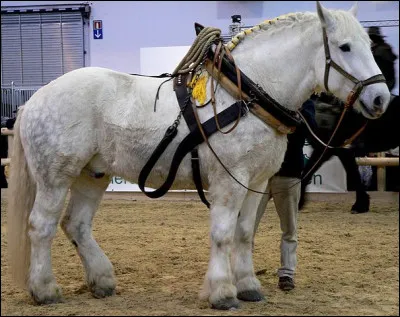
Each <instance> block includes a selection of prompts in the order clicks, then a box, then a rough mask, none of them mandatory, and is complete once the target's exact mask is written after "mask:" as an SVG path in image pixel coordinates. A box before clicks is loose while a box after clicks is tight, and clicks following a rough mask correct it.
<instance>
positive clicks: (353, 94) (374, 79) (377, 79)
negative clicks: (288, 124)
mask: <svg viewBox="0 0 400 317" xmlns="http://www.w3.org/2000/svg"><path fill="white" fill-rule="evenodd" d="M321 19H322V21H321V22H322V23H321V24H322V38H323V41H324V49H325V74H324V85H325V89H326V91H327V92H330V90H329V87H328V81H329V71H330V69H331V67H332V68H334V69H335V70H336V71H337V72H339V73H340V74H341V75H343V76H344V77H346V78H347V79H349V80H351V81H352V82H353V83H354V84H355V85H354V87H353V89H352V90H351V91H350V93H349V95H348V96H347V100H346V102H345V104H344V108H343V111H342V114H341V115H340V118H339V121H338V123H337V125H336V128H335V130H334V131H333V133H332V135H331V137H330V139H329V141H328V143H327V144H325V143H324V142H323V141H321V140H320V139H319V138H318V137H317V136H316V134H315V133H314V131H312V129H311V127H310V126H309V125H308V123H307V120H306V119H305V118H304V116H303V115H302V114H301V112H300V111H299V112H298V113H299V114H300V116H301V117H302V119H303V121H304V123H305V124H306V126H307V128H308V129H309V131H310V133H311V134H312V135H313V137H314V138H315V139H316V140H317V141H318V142H320V143H322V144H323V145H324V146H325V149H324V151H323V152H322V154H321V156H320V158H319V159H318V160H317V162H316V163H315V164H314V166H313V167H312V168H311V169H310V170H309V171H308V173H307V174H306V175H303V176H302V180H303V179H304V178H306V177H307V176H308V175H309V174H310V173H311V172H312V171H313V170H314V168H315V166H317V164H318V163H319V161H320V160H321V159H322V157H323V156H324V154H325V152H326V150H327V149H328V148H330V149H333V148H336V147H332V146H330V143H331V141H332V140H333V138H334V136H335V134H336V132H337V130H338V128H339V126H340V123H341V122H342V120H343V118H344V115H345V113H346V111H347V110H348V109H349V108H350V107H351V106H353V104H354V103H355V102H356V100H357V98H358V97H359V96H360V94H361V92H362V90H363V89H364V88H365V87H366V86H369V85H372V84H376V83H385V82H386V79H385V77H384V76H383V74H378V75H374V76H371V77H370V78H368V79H366V80H358V79H357V78H355V77H354V76H353V75H351V74H349V73H348V72H347V71H345V70H344V69H343V68H342V67H341V66H339V65H338V64H337V63H336V62H335V61H334V60H332V58H331V53H330V50H329V43H328V35H327V32H326V22H325V17H324V16H323V15H321ZM367 123H368V121H367V122H366V123H365V124H364V125H363V126H362V127H361V128H360V129H359V130H358V131H357V132H356V133H355V134H354V135H353V136H351V137H350V138H349V139H348V140H346V142H345V143H344V144H343V145H342V146H341V147H348V146H350V144H351V143H352V141H353V140H354V139H356V138H357V136H359V135H360V134H361V132H362V131H363V130H364V129H365V127H366V125H367Z"/></svg>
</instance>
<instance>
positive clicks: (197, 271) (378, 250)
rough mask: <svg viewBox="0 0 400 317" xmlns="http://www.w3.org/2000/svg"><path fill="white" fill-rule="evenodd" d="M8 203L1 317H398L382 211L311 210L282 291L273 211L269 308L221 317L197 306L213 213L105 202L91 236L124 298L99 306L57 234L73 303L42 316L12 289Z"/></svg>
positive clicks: (268, 237)
mask: <svg viewBox="0 0 400 317" xmlns="http://www.w3.org/2000/svg"><path fill="white" fill-rule="evenodd" d="M5 209H6V202H4V201H2V204H1V251H2V252H1V315H19V316H22V315H33V316H39V315H40V316H45V315H47V316H50V315H52V316H55V315H65V316H67V315H68V316H69V315H81V316H83V315H93V316H94V315H97V316H102V315H131V316H132V315H165V316H172V315H186V316H194V315H209V316H210V315H215V316H217V315H220V316H235V315H237V316H240V315H248V316H249V315H275V316H277V315H289V316H299V315H300V316H301V315H327V316H339V315H350V316H357V315H359V316H361V315H363V316H371V315H386V316H389V315H390V316H396V315H397V316H398V315H399V212H398V205H397V204H394V203H381V202H379V203H376V202H375V203H374V202H373V201H372V208H371V212H369V213H367V214H360V215H351V214H350V213H349V212H348V210H349V209H350V203H349V202H346V203H343V202H311V203H310V204H309V205H308V206H307V208H306V210H304V211H303V212H301V214H300V219H299V247H298V267H297V274H296V288H295V290H293V291H291V292H289V293H284V292H282V291H280V290H279V289H278V288H277V275H276V270H277V268H278V267H279V261H280V253H279V242H280V229H279V222H278V217H277V215H276V212H275V207H274V204H273V203H272V202H271V203H270V204H269V206H268V211H267V214H266V216H264V218H263V219H262V223H261V225H260V229H259V232H258V234H257V236H256V245H255V253H254V264H255V270H256V271H259V270H263V269H265V270H266V271H265V274H262V275H260V276H259V279H260V281H261V284H262V286H263V291H264V294H265V295H266V301H264V302H260V303H246V302H242V303H241V308H240V309H239V310H237V311H216V310H212V309H210V308H208V305H207V304H206V303H204V302H201V301H199V299H198V291H199V289H200V287H201V285H202V281H203V276H204V273H205V272H206V270H207V264H208V259H209V240H208V222H209V218H208V210H207V209H206V208H205V207H204V206H203V204H202V203H200V202H197V201H193V202H192V201H181V202H176V201H175V202H170V201H155V200H154V201H126V200H125V201H124V200H105V201H103V202H102V204H101V207H100V210H99V212H98V214H97V215H96V217H95V221H94V229H93V235H94V236H95V238H96V239H97V241H98V243H99V244H100V246H101V247H102V248H103V250H104V251H105V253H106V254H107V256H108V257H109V258H110V260H111V262H112V263H113V265H114V268H115V273H116V279H117V294H116V295H115V296H112V297H109V298H106V299H95V298H93V297H92V296H91V294H90V293H89V292H88V290H87V289H86V286H85V284H84V273H83V268H82V265H81V263H80V259H79V257H78V255H77V254H76V252H75V249H74V247H73V246H72V244H71V243H70V242H69V241H68V240H67V239H66V237H65V236H64V235H63V233H62V231H61V229H59V230H58V233H57V237H56V239H55V240H54V243H53V248H52V257H53V266H54V272H55V276H56V279H57V281H58V283H59V284H60V285H61V286H62V288H63V294H64V298H65V302H64V303H61V304H54V305H49V306H36V305H34V304H33V302H32V301H31V299H30V298H29V296H28V294H27V293H26V292H23V291H21V290H19V289H17V288H16V287H15V286H14V284H13V283H12V281H11V278H10V275H9V267H8V263H7V242H6V239H5V233H6V230H7V217H6V213H5Z"/></svg>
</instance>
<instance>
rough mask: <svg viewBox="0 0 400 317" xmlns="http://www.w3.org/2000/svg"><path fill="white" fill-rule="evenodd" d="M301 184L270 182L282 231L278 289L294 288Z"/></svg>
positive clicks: (281, 180) (294, 180) (281, 179)
mask: <svg viewBox="0 0 400 317" xmlns="http://www.w3.org/2000/svg"><path fill="white" fill-rule="evenodd" d="M300 188H301V183H300V179H298V178H291V177H280V176H276V177H274V179H273V180H272V181H271V192H272V197H273V199H274V204H275V207H276V211H277V213H278V215H279V219H280V225H281V230H282V238H281V246H280V248H281V267H280V268H279V269H278V276H279V287H280V288H281V289H283V290H291V289H293V288H294V274H295V270H296V265H297V256H296V249H297V216H298V203H299V199H300Z"/></svg>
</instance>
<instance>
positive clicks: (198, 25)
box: [194, 22, 204, 35]
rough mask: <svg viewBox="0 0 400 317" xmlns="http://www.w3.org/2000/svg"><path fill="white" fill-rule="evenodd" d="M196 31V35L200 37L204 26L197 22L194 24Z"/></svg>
mask: <svg viewBox="0 0 400 317" xmlns="http://www.w3.org/2000/svg"><path fill="white" fill-rule="evenodd" d="M194 29H195V30H196V35H199V33H200V32H201V30H202V29H204V26H202V25H201V24H199V23H197V22H195V23H194Z"/></svg>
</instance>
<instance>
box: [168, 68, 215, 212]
mask: <svg viewBox="0 0 400 317" xmlns="http://www.w3.org/2000/svg"><path fill="white" fill-rule="evenodd" d="M186 80H187V75H186V74H185V75H179V76H178V77H177V78H175V80H174V87H175V93H176V97H177V99H178V103H179V107H180V108H181V111H182V114H183V117H184V119H185V121H186V124H187V125H188V127H189V130H190V132H193V131H194V130H195V129H196V128H197V122H196V118H195V116H194V113H193V107H192V106H191V100H190V94H189V93H188V90H187V88H186ZM191 155H192V175H193V182H194V185H195V186H196V189H197V193H198V194H199V197H200V199H201V201H202V202H203V203H204V204H205V205H206V206H207V208H210V203H209V202H208V200H207V198H206V195H205V194H204V189H203V183H202V181H201V176H200V158H199V153H198V151H197V148H194V149H193V150H192V152H191Z"/></svg>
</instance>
